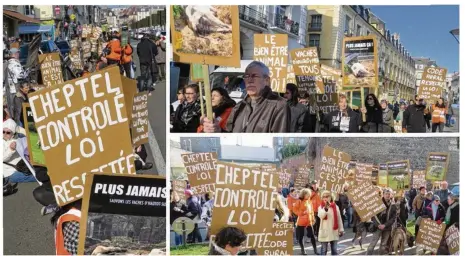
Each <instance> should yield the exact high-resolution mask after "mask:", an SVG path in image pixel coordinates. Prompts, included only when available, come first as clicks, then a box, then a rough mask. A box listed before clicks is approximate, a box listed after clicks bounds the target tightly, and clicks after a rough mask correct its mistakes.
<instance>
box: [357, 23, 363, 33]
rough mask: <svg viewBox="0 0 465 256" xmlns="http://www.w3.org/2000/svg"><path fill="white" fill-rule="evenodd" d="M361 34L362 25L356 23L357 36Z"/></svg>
mask: <svg viewBox="0 0 465 256" xmlns="http://www.w3.org/2000/svg"><path fill="white" fill-rule="evenodd" d="M361 35H362V26H360V25H357V36H361Z"/></svg>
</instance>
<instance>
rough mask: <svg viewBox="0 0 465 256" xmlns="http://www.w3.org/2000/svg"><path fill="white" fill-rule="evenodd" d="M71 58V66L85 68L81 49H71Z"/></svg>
mask: <svg viewBox="0 0 465 256" xmlns="http://www.w3.org/2000/svg"><path fill="white" fill-rule="evenodd" d="M69 59H70V60H71V66H72V67H73V69H79V70H83V69H84V66H83V64H82V55H81V53H80V52H79V50H71V51H70V54H69Z"/></svg>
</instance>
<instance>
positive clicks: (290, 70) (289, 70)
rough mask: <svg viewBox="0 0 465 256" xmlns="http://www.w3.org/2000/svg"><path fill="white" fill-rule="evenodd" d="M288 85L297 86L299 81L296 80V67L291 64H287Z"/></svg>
mask: <svg viewBox="0 0 465 256" xmlns="http://www.w3.org/2000/svg"><path fill="white" fill-rule="evenodd" d="M287 83H288V84H295V85H297V81H296V80H295V73H294V67H293V66H292V65H290V64H287Z"/></svg>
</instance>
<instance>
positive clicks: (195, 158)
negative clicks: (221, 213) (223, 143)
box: [181, 152, 218, 195]
mask: <svg viewBox="0 0 465 256" xmlns="http://www.w3.org/2000/svg"><path fill="white" fill-rule="evenodd" d="M181 157H182V161H183V163H184V167H186V172H187V178H188V179H189V183H190V185H191V189H192V192H193V193H194V195H202V194H205V193H208V192H215V177H216V168H217V166H216V162H217V161H218V154H217V153H216V152H210V153H189V154H182V155H181Z"/></svg>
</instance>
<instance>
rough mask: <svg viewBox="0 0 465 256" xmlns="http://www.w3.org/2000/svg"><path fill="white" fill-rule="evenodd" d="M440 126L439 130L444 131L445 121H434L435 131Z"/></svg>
mask: <svg viewBox="0 0 465 256" xmlns="http://www.w3.org/2000/svg"><path fill="white" fill-rule="evenodd" d="M438 127H439V132H444V123H433V132H436V130H437V128H438Z"/></svg>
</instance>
